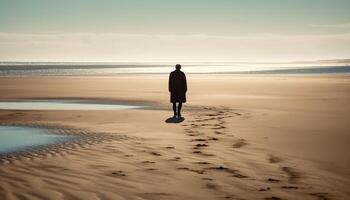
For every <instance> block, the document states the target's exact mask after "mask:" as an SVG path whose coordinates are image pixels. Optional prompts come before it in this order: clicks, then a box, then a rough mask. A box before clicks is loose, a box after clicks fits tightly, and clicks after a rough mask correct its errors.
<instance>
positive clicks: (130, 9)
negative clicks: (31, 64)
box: [0, 0, 350, 62]
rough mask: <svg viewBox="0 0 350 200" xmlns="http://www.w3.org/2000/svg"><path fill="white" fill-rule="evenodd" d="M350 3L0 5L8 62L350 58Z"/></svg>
mask: <svg viewBox="0 0 350 200" xmlns="http://www.w3.org/2000/svg"><path fill="white" fill-rule="evenodd" d="M349 10H350V1H349V0H177V1H174V0H0V60H2V61H58V62H64V61H81V62H89V61H92V62H118V61H122V62H123V61H130V62H158V61H162V62H163V61H178V62H180V61H189V62H191V61H192V62H288V61H299V60H324V59H342V58H350V12H349Z"/></svg>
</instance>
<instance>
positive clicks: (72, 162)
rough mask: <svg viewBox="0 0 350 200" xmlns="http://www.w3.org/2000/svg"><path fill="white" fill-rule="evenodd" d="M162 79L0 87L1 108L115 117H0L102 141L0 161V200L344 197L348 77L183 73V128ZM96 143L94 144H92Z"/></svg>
mask: <svg viewBox="0 0 350 200" xmlns="http://www.w3.org/2000/svg"><path fill="white" fill-rule="evenodd" d="M167 78H168V77H167V76H161V75H157V76H156V75H133V76H131V75H130V76H118V77H22V78H20V77H18V78H5V77H2V78H0V99H1V100H15V99H24V98H29V99H38V98H42V99H50V98H54V99H67V98H69V99H87V100H89V99H91V100H95V101H96V100H99V101H109V102H110V101H116V102H132V103H140V104H146V105H149V107H148V108H145V109H131V110H117V111H115V110H114V111H20V110H12V111H9V110H0V123H1V124H22V125H23V124H28V125H37V126H43V127H45V126H46V127H56V129H57V130H58V132H59V131H60V130H61V131H62V132H64V131H67V132H69V131H70V130H74V131H71V132H73V133H75V132H76V133H77V134H81V133H91V134H93V135H97V136H98V135H101V136H103V135H108V136H109V137H108V139H104V140H101V139H100V140H99V139H98V138H100V137H96V139H95V140H93V139H92V140H89V141H88V142H82V143H76V144H72V145H68V146H66V147H60V148H52V149H46V150H45V151H42V152H40V153H31V154H27V155H25V156H16V157H8V158H2V159H1V164H0V199H113V200H114V199H347V198H348V197H349V196H350V192H349V190H348V188H349V186H350V170H349V169H350V167H349V166H350V158H349V156H348V155H347V152H348V150H349V147H348V144H349V141H350V126H349V122H348V121H349V119H350V106H349V102H350V77H349V76H314V77H311V76H280V77H278V76H243V77H242V76H233V75H201V76H199V75H188V87H189V92H188V103H186V104H185V105H184V107H183V109H184V110H183V111H184V112H183V116H184V117H185V120H184V121H183V122H181V123H166V120H167V119H168V118H169V117H171V116H172V111H171V106H170V104H169V94H168V92H167V81H168V80H167ZM95 141H98V142H95Z"/></svg>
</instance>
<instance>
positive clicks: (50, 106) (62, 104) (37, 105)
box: [0, 100, 144, 110]
mask: <svg viewBox="0 0 350 200" xmlns="http://www.w3.org/2000/svg"><path fill="white" fill-rule="evenodd" d="M142 107H144V106H140V105H127V104H113V103H98V102H87V101H78V100H38V101H34V100H31V101H0V109H3V110H124V109H135V108H142Z"/></svg>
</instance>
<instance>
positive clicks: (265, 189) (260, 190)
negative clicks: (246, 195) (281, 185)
mask: <svg viewBox="0 0 350 200" xmlns="http://www.w3.org/2000/svg"><path fill="white" fill-rule="evenodd" d="M269 190H271V188H270V187H267V188H261V189H259V192H265V191H269Z"/></svg>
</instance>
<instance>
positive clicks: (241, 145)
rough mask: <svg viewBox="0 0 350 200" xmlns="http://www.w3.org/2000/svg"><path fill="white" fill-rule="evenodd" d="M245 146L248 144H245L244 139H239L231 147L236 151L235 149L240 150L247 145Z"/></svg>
mask: <svg viewBox="0 0 350 200" xmlns="http://www.w3.org/2000/svg"><path fill="white" fill-rule="evenodd" d="M247 144H248V143H247V142H246V140H245V139H239V140H238V141H237V142H236V143H234V144H233V145H232V147H233V148H235V149H237V148H241V147H243V146H245V145H247Z"/></svg>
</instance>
